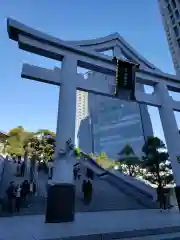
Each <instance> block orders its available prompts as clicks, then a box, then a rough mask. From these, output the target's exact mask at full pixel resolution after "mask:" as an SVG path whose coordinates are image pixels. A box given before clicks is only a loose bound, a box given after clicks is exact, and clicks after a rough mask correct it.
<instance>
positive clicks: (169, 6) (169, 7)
mask: <svg viewBox="0 0 180 240" xmlns="http://www.w3.org/2000/svg"><path fill="white" fill-rule="evenodd" d="M167 8H168V11H169V13H170V14H171V13H172V8H171V5H170V4H168V7H167Z"/></svg>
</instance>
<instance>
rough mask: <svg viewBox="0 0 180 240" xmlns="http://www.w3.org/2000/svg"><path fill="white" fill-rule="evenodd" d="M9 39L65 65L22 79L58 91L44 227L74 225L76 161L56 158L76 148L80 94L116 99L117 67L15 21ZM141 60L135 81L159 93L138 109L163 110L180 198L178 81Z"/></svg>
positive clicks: (29, 69)
mask: <svg viewBox="0 0 180 240" xmlns="http://www.w3.org/2000/svg"><path fill="white" fill-rule="evenodd" d="M8 33H9V38H10V39H12V40H14V41H17V42H18V45H19V48H20V49H22V50H25V51H28V52H32V53H36V54H38V55H41V56H44V57H48V58H51V59H55V60H58V61H62V67H61V69H60V68H55V69H54V70H47V69H44V68H40V67H37V66H31V65H29V64H23V69H22V77H24V78H28V79H32V80H38V81H42V82H45V83H50V84H54V85H58V86H60V94H59V104H58V119H57V133H56V134H57V142H56V154H55V158H56V161H55V169H54V170H55V171H54V175H53V182H52V183H51V186H50V189H49V192H48V201H47V210H46V211H47V212H46V221H47V222H65V221H73V219H74V204H75V187H74V184H73V171H72V168H73V165H72V162H71V159H70V158H72V157H71V156H64V157H63V158H62V157H59V155H58V153H59V151H60V149H62V148H63V149H64V148H65V147H66V142H67V140H68V139H70V138H71V139H72V141H73V142H74V132H75V114H76V90H77V89H78V90H83V91H88V92H94V93H96V94H101V95H106V96H110V97H113V96H114V85H115V70H116V69H115V68H116V67H115V65H114V64H113V63H112V58H111V57H108V56H104V55H102V54H100V53H98V52H96V51H94V50H92V48H91V46H89V47H88V44H86V46H82V47H81V46H80V45H81V44H78V43H77V42H65V41H62V40H60V39H57V38H54V37H52V36H49V35H47V34H44V33H42V32H39V31H36V30H34V29H32V28H30V27H27V26H25V25H23V24H21V23H19V22H17V21H15V20H12V19H8ZM121 40H122V39H120V37H119V36H117V34H115V36H114V40H113V45H111V46H109V47H111V48H112V47H113V51H114V56H116V57H118V54H119V45H118V44H119V41H121ZM98 41H99V40H97V43H98ZM94 42H96V40H94ZM102 48H103V49H104V50H107V45H106V46H104V45H103V44H102ZM97 50H98V49H97ZM124 51H126V52H127V54H128V53H129V55H130V52H132V50H131V49H129V52H128V51H127V50H126V49H125V47H124ZM136 60H137V61H138V57H134V59H133V61H136ZM140 60H141V63H142V64H141V65H140V70H139V71H138V72H137V73H136V81H137V82H138V83H141V84H147V85H152V86H154V89H155V91H154V93H153V94H152V95H150V94H146V93H145V92H142V91H139V90H136V93H135V95H136V100H137V102H139V103H143V104H147V105H152V106H156V107H158V108H159V112H160V117H161V121H162V126H163V130H164V134H165V138H166V142H167V147H168V152H169V156H170V160H171V164H172V169H173V174H174V179H175V182H176V185H177V186H176V195H177V197H178V196H179V195H180V194H179V191H180V190H179V189H180V165H179V163H178V161H177V158H178V156H180V147H179V144H180V136H179V132H178V128H177V124H176V120H175V116H174V113H173V110H176V111H180V102H177V101H174V100H173V99H172V97H170V96H169V93H168V90H174V91H178V92H180V82H179V79H178V78H177V77H176V76H174V75H170V74H165V73H163V72H161V71H160V70H158V69H157V68H155V67H154V66H152V65H151V64H150V63H148V62H145V61H144V59H143V58H141V59H140ZM77 66H80V67H84V68H87V69H89V70H92V71H96V72H100V73H103V74H106V75H109V76H110V77H111V79H112V82H111V85H109V82H108V81H106V79H105V78H96V79H93V81H91V80H88V79H87V80H85V79H84V78H83V76H82V75H81V74H78V73H77ZM178 200H179V197H178ZM48 206H49V207H48Z"/></svg>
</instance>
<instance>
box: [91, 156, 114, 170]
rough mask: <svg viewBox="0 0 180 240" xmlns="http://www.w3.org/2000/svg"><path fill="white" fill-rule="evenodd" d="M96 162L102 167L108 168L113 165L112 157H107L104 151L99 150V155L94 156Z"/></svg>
mask: <svg viewBox="0 0 180 240" xmlns="http://www.w3.org/2000/svg"><path fill="white" fill-rule="evenodd" d="M95 159H96V162H97V164H99V165H100V166H101V167H102V168H104V169H110V168H112V167H113V166H114V165H115V162H114V161H113V160H112V159H109V158H108V156H107V155H106V153H105V152H101V153H100V154H99V155H96V156H95Z"/></svg>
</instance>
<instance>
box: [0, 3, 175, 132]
mask: <svg viewBox="0 0 180 240" xmlns="http://www.w3.org/2000/svg"><path fill="white" fill-rule="evenodd" d="M7 17H12V18H14V19H16V20H18V21H21V22H23V23H24V24H27V25H29V26H31V27H33V28H36V29H38V30H42V31H44V32H47V33H49V34H51V35H54V36H56V37H59V38H61V39H63V40H66V39H67V40H77V39H91V38H96V37H101V36H106V35H108V34H111V33H113V32H119V33H120V34H121V35H122V36H123V37H124V38H125V39H126V41H128V42H129V43H130V44H131V45H132V46H133V47H134V48H135V49H136V50H137V51H139V52H140V53H141V54H142V55H144V56H145V57H146V58H147V59H148V60H149V61H150V62H152V63H154V64H155V65H157V66H158V67H159V68H161V69H162V70H164V71H165V72H168V73H174V70H173V66H172V61H171V57H170V53H169V50H168V45H167V41H166V37H165V34H164V30H163V26H162V22H161V16H160V14H159V9H158V5H157V0H136V1H133V0H111V1H104V0H98V1H97V0H91V1H84V0H76V1H73V0H53V1H50V0H39V1H36V0H26V1H24V0H16V1H12V0H1V7H0V40H1V44H0V53H1V58H0V66H1V67H0V69H1V80H0V90H1V95H0V96H1V100H0V110H1V121H0V123H1V125H0V129H1V130H4V131H8V130H9V129H11V128H13V127H15V126H18V125H22V126H24V128H26V129H28V130H37V129H39V128H49V129H52V130H55V129H56V116H57V104H58V92H59V90H58V87H56V86H52V85H47V84H42V83H38V82H34V81H30V80H25V79H21V77H20V75H21V67H22V63H23V62H28V63H32V64H35V65H39V66H43V67H48V68H53V67H54V66H58V65H59V63H58V62H56V61H52V60H49V59H44V58H42V57H39V56H36V55H33V54H30V53H27V52H23V51H21V50H19V49H18V47H17V43H16V42H13V41H11V40H9V39H8V35H7V29H6V19H7ZM150 112H151V116H152V117H153V123H154V122H156V121H159V120H158V118H157V116H156V111H154V110H152V109H151V111H150ZM156 132H157V134H158V135H159V134H160V135H162V131H161V130H159V128H156Z"/></svg>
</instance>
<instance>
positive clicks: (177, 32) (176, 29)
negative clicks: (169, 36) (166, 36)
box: [174, 27, 179, 37]
mask: <svg viewBox="0 0 180 240" xmlns="http://www.w3.org/2000/svg"><path fill="white" fill-rule="evenodd" d="M174 33H175V35H176V37H178V36H179V30H178V28H177V27H174Z"/></svg>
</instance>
